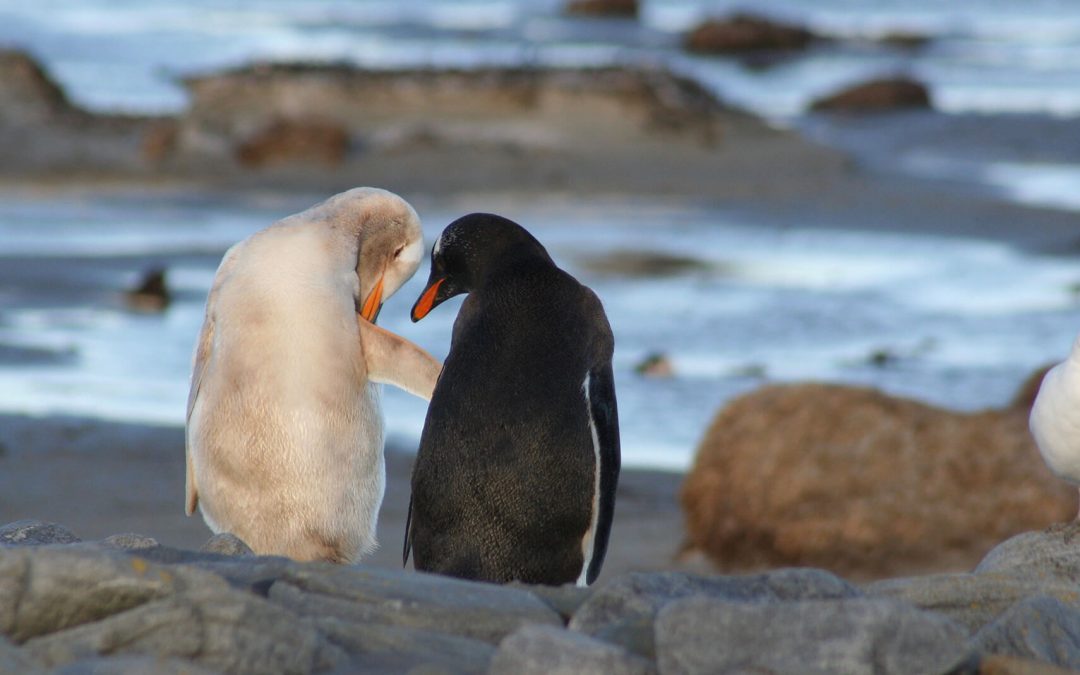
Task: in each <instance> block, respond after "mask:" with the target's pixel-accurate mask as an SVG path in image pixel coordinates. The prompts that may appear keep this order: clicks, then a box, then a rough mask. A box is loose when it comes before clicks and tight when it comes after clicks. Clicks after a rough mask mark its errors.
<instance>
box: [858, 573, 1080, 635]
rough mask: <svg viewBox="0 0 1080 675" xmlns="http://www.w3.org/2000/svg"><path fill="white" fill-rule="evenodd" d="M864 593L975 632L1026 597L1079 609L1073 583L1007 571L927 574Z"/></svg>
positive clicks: (876, 586)
mask: <svg viewBox="0 0 1080 675" xmlns="http://www.w3.org/2000/svg"><path fill="white" fill-rule="evenodd" d="M863 590H864V591H865V592H866V593H867V595H870V596H874V597H883V598H891V599H894V600H903V601H905V602H909V603H911V604H913V605H915V606H916V607H919V608H920V609H925V610H930V611H933V612H937V613H938V614H942V615H944V616H947V617H949V618H950V619H952V620H953V621H955V622H956V623H958V624H960V625H961V626H964V627H965V628H967V630H968V631H969V632H971V633H975V632H977V631H978V630H980V629H981V628H982V627H983V626H985V625H987V624H989V623H990V622H991V621H994V620H995V619H996V618H997V617H998V616H1000V615H1001V613H1002V612H1004V611H1005V610H1007V609H1008V608H1009V607H1012V606H1013V605H1014V604H1016V603H1017V602H1020V601H1021V600H1024V599H1025V598H1030V597H1036V596H1046V597H1050V598H1054V599H1056V600H1059V601H1061V602H1062V603H1064V604H1066V605H1069V606H1071V607H1075V608H1077V609H1080V592H1078V591H1077V588H1076V586H1075V585H1073V584H1071V583H1063V582H1058V581H1053V580H1051V581H1040V580H1038V579H1029V578H1025V577H1021V576H1016V575H1010V574H996V573H984V574H930V575H926V576H920V577H909V578H902V579H886V580H884V581H876V582H874V583H871V584H866V585H865V586H863Z"/></svg>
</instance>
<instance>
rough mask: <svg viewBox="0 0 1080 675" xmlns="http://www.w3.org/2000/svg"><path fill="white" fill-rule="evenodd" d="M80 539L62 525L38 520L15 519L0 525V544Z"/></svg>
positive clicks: (63, 542) (48, 542)
mask: <svg viewBox="0 0 1080 675" xmlns="http://www.w3.org/2000/svg"><path fill="white" fill-rule="evenodd" d="M80 541H82V540H81V539H79V538H78V537H76V536H75V535H74V534H73V533H72V532H71V531H70V530H68V529H67V528H65V527H64V526H63V525H57V524H56V523H45V522H42V521H40V520H16V521H15V522H13V523H8V524H7V525H4V526H3V527H0V546H41V545H44V544H74V543H77V542H80Z"/></svg>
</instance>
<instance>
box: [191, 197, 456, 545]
mask: <svg viewBox="0 0 1080 675" xmlns="http://www.w3.org/2000/svg"><path fill="white" fill-rule="evenodd" d="M422 256H423V236H422V233H421V230H420V220H419V218H418V216H417V215H416V212H415V211H414V210H413V208H412V207H411V206H410V205H409V204H408V203H407V202H405V200H403V199H401V198H400V197H398V196H397V195H395V194H393V193H390V192H387V191H385V190H379V189H375V188H356V189H353V190H349V191H348V192H344V193H341V194H339V195H335V196H333V197H331V198H329V199H327V200H326V201H324V202H322V203H321V204H318V205H316V206H313V207H312V208H310V209H308V210H307V211H304V212H302V213H298V214H296V215H293V216H290V217H288V218H285V219H284V220H281V221H279V222H277V223H275V224H274V225H272V226H270V227H268V228H266V229H265V230H262V231H260V232H257V233H255V234H253V235H252V236H250V237H248V238H247V239H245V240H244V241H242V242H240V243H238V244H236V245H235V246H233V247H232V248H231V249H229V251H228V253H226V254H225V257H224V259H223V260H222V262H221V266H220V267H219V268H218V271H217V274H216V276H215V277H214V282H213V286H212V288H211V289H210V294H209V297H208V298H207V302H206V318H205V321H204V323H203V327H202V332H201V334H200V335H199V338H198V343H197V345H196V351H195V364H194V371H193V374H192V379H191V392H190V394H189V396H188V409H187V502H186V510H187V513H188V515H191V514H192V513H193V512H194V510H195V508H196V506H198V507H199V509H200V511H201V512H202V515H203V518H204V519H205V520H206V524H207V525H208V526H209V527H210V529H211V530H213V531H214V532H231V533H233V534H235V535H236V536H238V537H240V538H241V539H243V540H244V541H245V542H246V543H247V544H248V545H249V546H250V547H251V548H252V549H253V550H254V551H255V552H256V553H259V554H276V555H286V556H289V557H291V558H294V559H297V560H328V561H333V562H341V563H346V562H353V561H355V560H357V559H358V558H359V557H360V556H362V555H364V554H366V553H369V552H371V551H372V550H373V549H374V548H375V546H376V541H375V523H376V520H377V516H378V512H379V506H380V504H381V503H382V498H383V491H384V487H385V484H386V476H385V464H384V458H383V421H382V412H381V408H380V401H379V387H378V386H377V384H376V383H388V384H393V385H396V386H398V387H401V388H402V389H404V390H405V391H408V392H410V393H412V394H415V395H416V396H419V397H422V398H424V399H430V398H431V393H432V390H433V389H434V387H435V381H436V380H437V379H438V376H439V371H440V369H441V366H440V364H439V363H438V361H436V360H435V359H433V358H432V357H431V356H430V355H428V354H427V353H426V352H424V351H423V350H422V349H420V348H419V347H417V346H415V345H413V344H412V343H410V342H408V341H407V340H405V339H403V338H401V337H399V336H397V335H394V334H392V333H389V332H387V331H385V330H383V329H381V328H379V327H377V326H376V325H375V320H376V317H377V316H378V313H379V309H380V308H381V307H382V302H383V300H384V299H385V298H387V297H388V296H390V295H391V294H392V293H394V291H396V290H397V289H398V288H399V287H400V286H401V285H402V284H403V283H405V281H407V280H408V279H409V278H410V277H411V276H412V275H413V274H414V273H415V271H416V268H417V267H418V266H419V264H420V259H421V257H422Z"/></svg>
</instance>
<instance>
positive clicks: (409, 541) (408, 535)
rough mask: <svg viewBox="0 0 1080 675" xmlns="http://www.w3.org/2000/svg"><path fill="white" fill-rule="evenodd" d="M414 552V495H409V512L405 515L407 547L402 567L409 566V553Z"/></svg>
mask: <svg viewBox="0 0 1080 675" xmlns="http://www.w3.org/2000/svg"><path fill="white" fill-rule="evenodd" d="M411 551H412V495H409V511H408V513H407V514H405V546H404V548H403V550H402V551H401V566H402V567H405V566H406V565H408V564H409V553H410V552H411Z"/></svg>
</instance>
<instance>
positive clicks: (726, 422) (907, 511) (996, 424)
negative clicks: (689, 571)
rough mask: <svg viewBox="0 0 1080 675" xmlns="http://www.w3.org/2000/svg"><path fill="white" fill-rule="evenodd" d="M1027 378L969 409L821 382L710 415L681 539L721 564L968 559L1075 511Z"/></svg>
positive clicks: (907, 567) (903, 565)
mask: <svg viewBox="0 0 1080 675" xmlns="http://www.w3.org/2000/svg"><path fill="white" fill-rule="evenodd" d="M1032 379H1034V377H1033V378H1032ZM1030 388H1031V387H1030V386H1029V385H1028V384H1025V386H1024V387H1023V388H1022V389H1021V392H1020V393H1019V394H1018V396H1017V400H1016V401H1015V402H1014V403H1013V404H1011V405H1010V406H1009V407H1007V408H1004V409H993V410H985V411H981V412H976V413H958V412H952V411H948V410H943V409H940V408H935V407H932V406H929V405H926V404H923V403H919V402H917V401H913V400H908V399H903V398H896V397H892V396H888V395H886V394H884V393H881V392H879V391H876V390H872V389H864V388H857V387H847V386H838V385H826V384H798V385H772V386H767V387H763V388H761V389H759V390H757V391H754V392H751V393H749V394H746V395H744V396H742V397H740V398H738V399H736V400H734V401H732V402H731V403H730V404H729V405H728V406H726V407H725V408H724V409H723V410H721V411H720V413H719V414H718V415H717V416H716V418H715V419H714V420H713V422H712V424H711V426H710V427H709V429H708V431H707V432H706V434H705V437H704V439H703V440H702V442H701V444H700V446H699V447H698V450H697V457H696V459H695V462H694V466H693V468H692V469H691V471H690V472H689V474H688V475H687V478H686V480H685V482H684V483H683V487H682V492H681V495H680V497H681V501H682V506H683V510H684V512H685V516H686V529H687V532H688V538H689V542H688V548H690V549H700V550H701V551H703V552H705V553H706V554H707V555H708V556H709V557H710V558H711V559H712V561H713V562H714V563H715V564H716V565H717V566H719V567H720V568H721V569H723V570H725V571H744V570H751V569H756V568H759V567H763V566H774V565H810V566H815V567H824V568H826V569H829V570H832V571H834V572H837V573H839V574H844V575H848V576H852V577H856V578H877V577H882V576H886V575H895V574H911V573H918V572H925V571H945V570H963V569H970V568H972V567H973V566H974V565H975V564H976V563H978V561H979V560H980V559H981V558H982V556H983V555H985V554H986V552H987V551H988V550H989V549H990V548H991V547H992V546H993V545H994V544H996V543H997V542H999V541H1001V540H1002V539H1005V538H1007V537H1009V536H1012V535H1014V534H1017V533H1019V532H1024V531H1027V530H1032V529H1038V528H1042V527H1045V526H1046V525H1048V524H1050V523H1053V522H1055V521H1061V520H1067V519H1069V518H1071V517H1072V516H1073V515H1074V514H1075V512H1076V492H1075V490H1074V489H1072V488H1071V487H1069V486H1068V485H1066V484H1065V483H1064V482H1062V481H1060V480H1058V479H1057V478H1055V477H1054V476H1053V475H1052V474H1051V473H1050V471H1049V470H1048V469H1047V468H1046V466H1045V465H1044V464H1043V462H1042V460H1041V458H1040V457H1039V453H1038V450H1037V449H1036V448H1035V443H1034V441H1033V440H1032V438H1031V436H1030V434H1029V433H1028V427H1027V418H1028V411H1029V410H1030V406H1031V399H1030V391H1029V390H1030Z"/></svg>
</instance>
